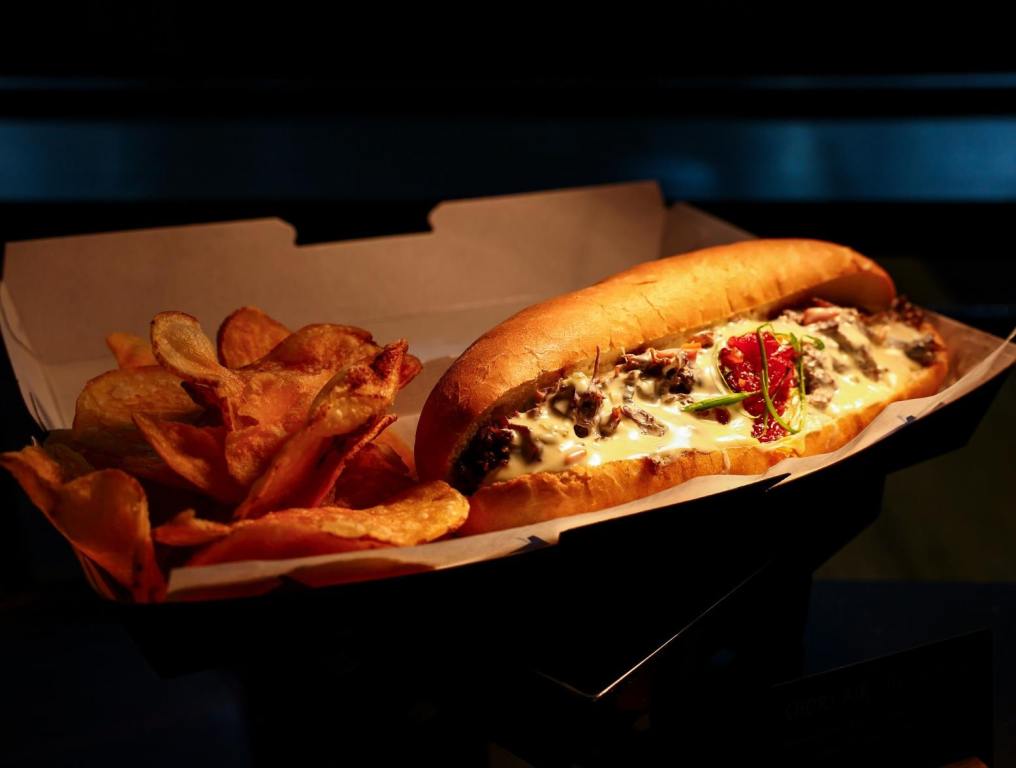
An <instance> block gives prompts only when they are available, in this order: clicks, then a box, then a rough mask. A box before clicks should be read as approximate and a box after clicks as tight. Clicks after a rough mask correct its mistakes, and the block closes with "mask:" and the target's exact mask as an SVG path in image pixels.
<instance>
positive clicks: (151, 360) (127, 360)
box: [106, 331, 158, 368]
mask: <svg viewBox="0 0 1016 768" xmlns="http://www.w3.org/2000/svg"><path fill="white" fill-rule="evenodd" d="M106 346H107V347H109V351H110V352H112V353H113V357H115V358H116V364H117V366H118V367H120V368H146V367H149V366H152V365H158V362H156V360H155V355H153V354H152V347H151V345H150V344H149V343H148V342H147V341H145V340H144V339H142V338H141V337H140V336H135V335H134V334H133V333H123V332H121V331H116V332H115V333H111V334H109V336H107V337H106Z"/></svg>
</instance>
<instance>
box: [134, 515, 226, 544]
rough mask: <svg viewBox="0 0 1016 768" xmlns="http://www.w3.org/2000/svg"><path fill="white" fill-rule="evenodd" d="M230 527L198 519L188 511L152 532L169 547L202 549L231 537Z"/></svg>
mask: <svg viewBox="0 0 1016 768" xmlns="http://www.w3.org/2000/svg"><path fill="white" fill-rule="evenodd" d="M229 530H230V528H229V526H228V525H225V524H223V523H217V522H215V521H214V520H203V519H201V518H200V517H197V515H196V514H195V512H194V510H193V509H187V510H184V511H183V512H181V513H180V514H179V515H177V516H176V517H174V518H173V519H172V520H170V521H169V522H166V523H163V524H162V525H160V526H159V527H158V528H155V529H154V530H153V531H152V537H153V538H154V539H155V540H156V541H157V542H159V543H160V544H165V545H166V546H169V547H202V546H204V545H205V544H211V543H212V542H213V541H216V540H218V539H221V538H222V537H223V536H228V535H229Z"/></svg>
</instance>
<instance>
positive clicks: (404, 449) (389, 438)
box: [376, 429, 416, 477]
mask: <svg viewBox="0 0 1016 768" xmlns="http://www.w3.org/2000/svg"><path fill="white" fill-rule="evenodd" d="M376 442H377V443H380V444H381V445H384V446H386V447H388V448H390V449H392V450H393V451H394V452H395V454H396V455H397V456H398V457H399V458H400V459H401V460H402V463H403V465H405V467H406V469H408V470H409V474H410V475H412V476H413V477H416V461H415V458H414V456H413V449H412V448H410V447H409V446H408V445H406V443H405V441H404V440H403V439H402V438H401V437H399V436H398V435H397V434H395V432H394V431H393V430H391V429H389V430H386V431H384V432H382V433H381V434H380V435H378V437H377V441H376Z"/></svg>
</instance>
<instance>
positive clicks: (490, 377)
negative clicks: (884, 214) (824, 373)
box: [415, 240, 948, 533]
mask: <svg viewBox="0 0 1016 768" xmlns="http://www.w3.org/2000/svg"><path fill="white" fill-rule="evenodd" d="M816 296H817V297H821V298H824V299H827V300H829V301H832V302H834V303H837V304H841V305H844V306H853V307H859V308H863V309H866V310H871V311H877V310H880V309H885V308H887V307H888V306H889V305H890V303H891V302H892V300H893V298H894V297H895V287H894V286H893V283H892V280H891V278H890V277H889V275H888V274H887V273H886V272H885V271H884V270H883V269H882V268H881V267H879V266H878V265H877V264H875V263H874V262H873V261H871V260H870V259H868V258H866V257H864V256H862V255H860V254H859V253H857V252H855V251H853V250H851V249H849V248H846V247H843V246H840V245H835V244H832V243H826V242H820V241H814V240H751V241H745V242H741V243H736V244H733V245H726V246H719V247H715V248H708V249H704V250H701V251H696V252H693V253H688V254H682V255H678V256H673V257H670V258H666V259H660V260H658V261H653V262H648V263H645V264H641V265H639V266H637V267H634V268H633V269H630V270H627V271H625V272H622V273H620V274H618V275H615V276H613V277H610V278H607V279H606V280H603V281H601V282H599V283H597V284H595V285H593V286H590V287H588V288H584V289H582V290H579V291H575V292H573V293H569V294H565V295H563V296H559V297H556V298H554V299H550V300H548V301H545V302H542V303H540V304H537V305H534V306H532V307H529V308H528V309H525V310H523V311H522V312H519V313H518V314H516V315H515V316H513V317H511V318H509V319H508V320H506V321H505V322H504V323H502V324H501V325H499V326H497V327H495V328H493V329H491V330H490V331H488V332H487V333H486V334H484V335H483V336H482V337H480V338H479V339H478V340H477V341H476V342H474V343H473V344H472V345H471V346H470V347H469V348H468V349H467V350H466V351H465V352H464V353H463V355H462V356H461V357H460V358H459V359H458V360H457V361H456V362H455V363H454V364H453V365H452V366H451V368H449V370H448V371H447V372H446V373H445V375H444V377H443V378H442V379H441V380H440V381H439V382H438V384H437V386H436V387H435V388H434V390H433V391H432V392H431V394H430V397H429V398H428V400H427V403H426V404H425V405H424V408H423V411H422V413H421V415H420V422H419V426H418V427H417V435H416V447H415V448H416V451H415V452H416V464H417V470H418V472H419V475H420V478H421V479H445V480H448V479H450V478H451V476H452V468H453V467H454V463H455V460H456V458H457V457H458V455H459V453H461V451H462V450H463V449H464V447H465V446H466V444H467V443H468V441H469V440H470V439H471V438H472V437H473V435H474V434H475V433H476V430H477V429H478V428H479V427H480V426H482V425H483V424H485V423H487V422H488V421H489V420H490V419H491V418H492V417H493V416H495V415H500V414H507V413H511V412H514V411H516V410H518V409H519V408H520V407H522V406H524V404H525V401H526V400H527V399H528V398H530V397H531V396H532V393H533V391H534V386H546V385H548V384H549V383H551V382H552V381H553V380H555V379H557V378H558V377H559V376H560V375H561V374H562V373H564V372H570V371H573V370H587V371H588V370H591V368H592V361H593V360H594V358H595V357H596V355H597V352H598V351H599V353H600V354H601V355H602V356H603V357H604V358H605V359H608V360H609V359H612V358H613V357H616V355H617V354H619V353H620V352H622V351H623V350H633V349H636V348H639V347H643V346H646V345H650V346H659V345H660V343H661V342H665V341H666V340H667V339H669V338H679V337H681V336H684V335H686V334H687V333H688V332H690V331H694V330H696V329H699V328H703V327H705V326H709V325H712V324H715V323H717V322H719V321H723V320H726V319H728V318H730V317H731V316H734V315H738V314H742V313H755V312H767V311H770V310H773V309H776V308H778V307H782V306H787V305H791V304H794V303H795V302H799V301H802V300H805V299H810V298H812V297H816ZM924 330H926V331H928V332H931V333H932V334H933V335H934V337H935V338H936V340H937V341H938V342H940V343H941V338H940V337H939V336H938V335H937V333H936V332H935V331H934V329H932V328H931V327H930V326H928V327H927V328H925V329H924ZM947 367H948V364H947V355H946V353H945V351H944V350H940V351H939V352H938V353H937V354H936V356H935V362H934V364H933V365H931V366H929V367H928V368H926V369H924V370H922V371H920V372H919V373H918V374H916V375H915V376H914V378H913V379H911V380H910V381H909V382H908V384H907V386H906V387H905V388H902V389H901V390H900V391H898V392H896V393H894V394H893V395H892V397H891V398H889V399H887V400H885V401H883V402H880V403H877V404H874V405H872V406H870V407H868V408H865V409H863V410H860V411H855V412H851V413H849V414H847V415H846V416H843V417H842V418H840V419H838V420H837V421H835V422H832V423H830V424H828V425H826V426H825V427H824V428H822V429H821V430H818V431H814V432H810V433H808V434H807V435H806V436H805V438H804V447H803V450H801V447H800V444H799V443H798V447H797V449H796V450H795V448H793V447H792V444H791V443H790V442H788V443H787V444H785V445H781V446H780V447H778V448H764V447H738V448H732V449H729V450H727V451H726V452H722V451H713V452H708V453H703V452H697V451H686V452H684V453H681V454H677V455H670V456H666V457H655V458H640V459H632V460H627V461H615V462H609V463H606V464H603V465H600V466H597V467H591V468H590V467H576V468H573V469H570V470H567V471H564V472H539V473H532V474H528V475H523V476H520V477H516V478H514V479H511V480H507V481H503V482H497V483H494V484H491V485H488V486H484V487H482V488H481V489H480V490H479V491H477V492H476V493H475V494H473V496H472V497H471V499H470V517H469V519H468V521H467V522H466V525H465V526H464V527H463V529H462V533H478V532H482V531H489V530H497V529H502V528H510V527H514V526H518V525H525V524H529V523H534V522H539V521H541V520H547V519H551V518H554V517H563V516H566V515H572V514H577V513H580V512H588V511H592V510H596V509H602V508H605V507H608V506H613V505H616V504H621V503H624V502H627V501H631V500H633V499H637V498H641V497H643V496H647V495H650V494H652V493H656V492H658V491H661V490H663V489H665V488H669V487H671V486H674V485H677V484H679V483H682V482H684V481H686V480H689V479H691V478H692V477H696V476H699V475H705V474H718V473H724V472H726V473H732V474H755V473H760V472H764V471H765V470H766V469H768V467H770V466H772V465H773V464H776V463H777V462H779V461H780V460H782V459H784V458H786V457H788V456H791V455H810V454H815V453H822V452H827V451H831V450H835V449H836V448H838V447H840V446H842V445H843V444H845V443H847V442H849V440H851V439H852V438H853V437H854V436H855V435H856V434H857V433H858V432H860V431H861V430H862V429H863V428H864V427H865V426H866V425H867V424H868V423H870V422H871V421H872V419H874V418H875V416H876V415H877V414H878V413H879V412H880V411H881V410H882V409H883V408H884V407H885V405H887V404H888V403H889V402H891V400H901V399H908V398H913V397H920V396H924V395H928V394H932V393H933V392H935V391H937V389H938V388H939V387H940V386H941V383H942V381H943V380H944V378H945V375H946V370H947Z"/></svg>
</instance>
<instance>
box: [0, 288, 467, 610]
mask: <svg viewBox="0 0 1016 768" xmlns="http://www.w3.org/2000/svg"><path fill="white" fill-rule="evenodd" d="M217 341H218V345H217V346H218V351H216V347H215V346H214V345H213V344H212V342H211V341H210V340H209V339H208V337H207V336H205V334H204V333H203V331H202V330H201V326H200V324H199V323H198V321H197V319H196V318H194V317H192V316H190V315H187V314H185V313H182V312H163V313H160V314H159V315H157V316H156V317H155V319H154V320H153V321H152V327H151V348H149V347H148V345H147V344H146V343H145V342H144V340H143V339H140V338H138V337H136V336H131V335H130V334H125V333H114V334H110V336H109V337H107V344H108V346H109V347H110V350H111V351H112V352H113V354H114V356H115V357H116V360H117V364H118V365H119V366H120V367H119V368H118V369H116V370H113V371H109V372H107V373H104V374H102V375H100V376H97V377H95V378H94V379H92V380H90V381H89V382H87V383H86V385H85V388H84V390H83V391H82V393H81V395H80V396H79V397H78V400H77V403H76V409H75V416H74V423H73V426H72V428H71V429H69V430H54V431H53V432H51V433H50V434H49V435H48V436H47V438H46V441H45V445H44V446H43V447H38V446H30V447H28V448H26V449H24V450H23V451H20V452H18V453H7V454H3V455H0V465H2V466H4V467H6V468H7V469H8V470H9V471H10V472H11V473H12V474H13V475H14V476H15V477H16V479H17V480H18V481H19V483H20V484H21V486H22V487H23V488H24V489H25V491H26V493H28V495H29V496H30V498H31V499H32V501H33V502H34V503H35V504H36V506H38V507H39V508H40V509H41V510H42V511H43V512H44V513H45V514H46V516H47V518H49V520H50V521H51V523H52V524H53V525H54V526H55V527H56V528H57V529H58V530H60V532H61V533H62V534H63V535H64V536H65V537H66V538H67V539H68V540H69V541H70V542H71V544H72V545H73V546H74V548H75V549H76V550H77V551H78V553H79V554H80V555H81V557H82V558H83V563H84V564H85V568H86V571H88V572H89V573H90V574H92V575H93V576H94V575H95V574H97V573H98V572H99V569H101V571H104V572H105V573H106V574H108V576H109V578H110V579H111V582H115V583H117V584H119V585H120V586H121V587H123V589H124V590H125V591H126V593H128V594H129V595H130V596H131V598H132V599H133V600H135V601H138V602H143V601H151V600H159V599H162V598H163V597H164V595H165V577H164V574H165V573H167V572H168V569H169V568H170V567H171V566H177V565H179V564H180V563H182V562H185V561H188V560H189V561H191V562H192V563H198V562H202V559H201V558H202V557H205V558H206V559H207V560H212V559H217V561H219V562H222V561H225V560H231V561H232V560H237V559H242V558H243V557H247V556H250V557H259V558H272V557H280V556H285V557H304V556H309V555H313V554H319V553H322V552H343V551H348V550H353V549H363V548H376V547H388V546H404V545H405V543H404V542H410V541H411V542H413V543H421V542H422V541H430V540H433V539H434V538H437V537H440V536H443V535H446V534H447V533H450V532H451V531H453V530H454V529H455V528H457V527H458V526H459V525H461V524H462V522H464V520H465V512H464V511H463V510H468V504H467V502H466V501H465V499H464V498H463V497H462V496H460V495H459V494H458V492H457V491H454V490H452V489H450V488H447V487H446V488H445V489H442V490H441V491H440V492H437V491H435V489H433V488H430V489H429V490H426V489H419V490H418V489H417V486H415V484H414V483H415V481H414V479H413V476H412V474H413V473H412V471H411V469H410V468H409V467H408V466H407V463H406V462H405V461H403V460H402V459H400V455H406V456H411V454H410V453H409V452H408V448H407V447H406V446H405V445H403V444H402V443H401V441H400V440H399V439H398V438H397V437H394V436H386V437H385V438H384V439H383V442H376V441H377V440H378V439H379V438H380V436H381V435H382V433H383V432H384V430H385V429H386V428H387V427H388V426H389V425H390V424H391V423H392V422H394V421H395V416H393V415H391V414H388V413H387V411H388V410H389V409H390V407H391V406H392V403H393V402H394V399H395V395H396V394H397V392H398V391H399V389H400V388H401V387H403V386H405V385H406V384H407V383H408V382H409V380H410V379H411V378H412V377H413V376H415V375H416V374H417V373H418V372H419V371H420V369H421V364H420V361H419V360H417V359H416V358H415V357H413V356H411V355H409V354H408V353H407V346H406V343H405V342H404V341H399V342H396V343H394V344H390V345H389V346H387V347H384V348H382V347H380V346H378V345H377V344H375V343H374V341H373V339H372V338H371V335H370V334H369V333H368V332H367V331H364V330H362V329H359V328H353V327H351V326H344V325H335V324H317V325H309V326H306V327H304V328H301V329H300V330H298V331H296V332H295V333H290V332H289V331H288V330H287V329H286V328H285V326H283V325H282V324H281V323H278V322H277V321H275V320H273V319H272V318H270V317H269V316H268V315H266V314H264V313H263V312H261V311H260V310H257V309H255V308H253V307H245V308H243V309H241V310H238V311H237V312H234V313H233V314H232V315H230V317H229V318H227V320H226V321H225V322H224V323H223V324H222V326H221V327H220V329H219V334H218V338H217ZM139 479H141V480H143V481H144V484H143V485H142V483H139V481H138V480H139ZM414 491H417V495H415V496H414V495H413V493H414ZM398 493H402V494H403V498H402V499H401V500H399V501H397V502H396V501H391V500H390V497H392V496H393V494H398ZM407 494H408V495H407ZM382 502H384V505H383V506H379V505H381V504H382ZM323 504H328V505H329V506H328V507H327V508H323V507H321V505H323ZM347 507H357V508H359V509H356V510H354V509H349V508H347ZM368 508H369V509H368ZM279 509H285V510H286V512H285V513H284V514H277V513H276V510H279ZM369 510H375V513H374V514H373V515H372V516H368V517H364V515H363V513H364V512H365V511H369ZM414 510H415V511H414ZM244 518H247V519H244ZM231 520H232V521H234V522H230V521H231ZM153 521H154V522H153ZM262 521H267V522H262ZM159 522H161V523H162V524H161V525H158V526H157V527H156V528H154V530H153V528H152V526H153V525H156V524H157V523H159ZM153 541H154V542H155V543H157V544H158V547H156V546H155V545H154V544H153ZM105 593H106V592H104V594H105Z"/></svg>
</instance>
